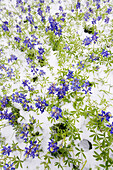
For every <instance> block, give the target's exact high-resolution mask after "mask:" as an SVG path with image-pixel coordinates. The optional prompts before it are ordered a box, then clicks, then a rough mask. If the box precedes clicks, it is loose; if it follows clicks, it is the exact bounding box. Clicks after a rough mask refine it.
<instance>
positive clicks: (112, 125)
mask: <svg viewBox="0 0 113 170" xmlns="http://www.w3.org/2000/svg"><path fill="white" fill-rule="evenodd" d="M107 126H108V127H110V133H111V134H113V122H112V124H111V125H107Z"/></svg>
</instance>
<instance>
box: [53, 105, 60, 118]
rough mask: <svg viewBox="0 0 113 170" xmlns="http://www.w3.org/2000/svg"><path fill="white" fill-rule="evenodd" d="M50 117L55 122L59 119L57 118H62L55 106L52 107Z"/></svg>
mask: <svg viewBox="0 0 113 170" xmlns="http://www.w3.org/2000/svg"><path fill="white" fill-rule="evenodd" d="M51 117H53V118H55V119H56V120H57V119H59V117H62V110H61V109H60V108H58V107H56V106H53V107H52V111H51Z"/></svg>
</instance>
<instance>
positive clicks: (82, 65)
mask: <svg viewBox="0 0 113 170" xmlns="http://www.w3.org/2000/svg"><path fill="white" fill-rule="evenodd" d="M77 66H79V67H78V69H80V70H83V68H84V64H83V63H82V61H80V62H79V63H77Z"/></svg>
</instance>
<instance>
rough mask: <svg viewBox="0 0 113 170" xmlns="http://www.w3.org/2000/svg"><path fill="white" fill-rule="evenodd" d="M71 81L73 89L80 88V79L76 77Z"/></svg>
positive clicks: (77, 89)
mask: <svg viewBox="0 0 113 170" xmlns="http://www.w3.org/2000/svg"><path fill="white" fill-rule="evenodd" d="M71 83H72V86H71V89H72V90H73V91H79V89H80V86H79V84H80V82H79V79H77V78H75V79H74V80H73V81H71Z"/></svg>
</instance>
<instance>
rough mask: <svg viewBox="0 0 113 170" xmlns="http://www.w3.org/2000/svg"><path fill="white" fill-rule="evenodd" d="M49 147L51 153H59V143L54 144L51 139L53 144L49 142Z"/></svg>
mask: <svg viewBox="0 0 113 170" xmlns="http://www.w3.org/2000/svg"><path fill="white" fill-rule="evenodd" d="M48 145H49V147H48V150H49V151H50V152H51V153H54V152H57V150H58V149H59V147H58V146H57V142H54V141H53V139H51V142H49V143H48Z"/></svg>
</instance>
